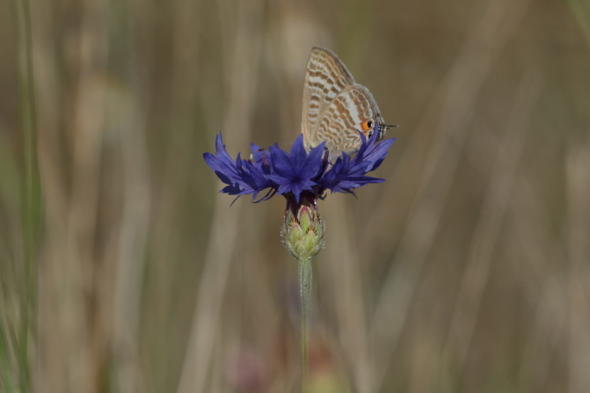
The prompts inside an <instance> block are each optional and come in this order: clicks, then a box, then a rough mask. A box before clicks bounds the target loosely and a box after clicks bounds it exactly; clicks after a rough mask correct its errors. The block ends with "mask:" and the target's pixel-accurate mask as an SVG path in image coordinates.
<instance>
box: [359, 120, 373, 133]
mask: <svg viewBox="0 0 590 393" xmlns="http://www.w3.org/2000/svg"><path fill="white" fill-rule="evenodd" d="M361 128H362V129H363V131H368V130H370V129H371V128H373V120H367V121H363V122H362V123H361Z"/></svg>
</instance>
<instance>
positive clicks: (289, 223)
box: [281, 200, 325, 259]
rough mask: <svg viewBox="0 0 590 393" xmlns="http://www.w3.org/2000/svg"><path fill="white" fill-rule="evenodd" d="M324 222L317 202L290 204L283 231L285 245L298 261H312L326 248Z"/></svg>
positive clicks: (306, 201)
mask: <svg viewBox="0 0 590 393" xmlns="http://www.w3.org/2000/svg"><path fill="white" fill-rule="evenodd" d="M324 230H325V226H324V222H323V221H322V220H321V218H320V214H319V212H318V210H317V206H316V205H315V201H308V200H302V201H301V202H300V204H288V206H287V211H286V212H285V224H284V225H283V228H282V230H281V237H282V238H283V244H284V245H285V247H287V250H289V252H290V253H291V255H293V256H294V257H295V258H297V259H311V257H313V256H315V255H316V254H317V253H318V252H320V250H321V249H322V248H324Z"/></svg>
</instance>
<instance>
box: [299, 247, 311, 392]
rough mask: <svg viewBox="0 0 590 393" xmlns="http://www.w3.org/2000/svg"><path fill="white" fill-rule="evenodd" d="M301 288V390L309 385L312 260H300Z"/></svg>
mask: <svg viewBox="0 0 590 393" xmlns="http://www.w3.org/2000/svg"><path fill="white" fill-rule="evenodd" d="M298 263H299V288H300V294H301V388H302V389H304V387H305V385H306V384H307V372H308V352H309V319H310V315H311V312H310V311H311V282H312V268H311V259H303V258H302V259H299V260H298Z"/></svg>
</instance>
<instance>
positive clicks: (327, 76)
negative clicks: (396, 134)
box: [301, 47, 397, 161]
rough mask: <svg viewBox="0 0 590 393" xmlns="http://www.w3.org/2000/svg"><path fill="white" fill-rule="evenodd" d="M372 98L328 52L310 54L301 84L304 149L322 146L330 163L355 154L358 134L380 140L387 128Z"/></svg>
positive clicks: (358, 144)
mask: <svg viewBox="0 0 590 393" xmlns="http://www.w3.org/2000/svg"><path fill="white" fill-rule="evenodd" d="M392 127H397V126H391V125H387V124H385V120H384V119H383V117H382V116H381V112H380V111H379V107H378V106H377V103H376V102H375V99H374V98H373V95H372V94H371V92H370V91H369V89H367V88H366V87H364V86H361V85H359V84H358V83H356V82H355V81H354V78H353V77H352V74H351V73H350V71H348V69H347V68H346V66H345V65H344V63H342V61H341V60H340V59H339V58H338V56H336V54H335V53H334V52H332V51H330V50H329V49H324V48H319V47H314V48H313V49H312V50H311V54H310V56H309V60H308V62H307V67H306V70H305V80H304V84H303V113H302V120H301V133H302V134H303V138H304V143H305V147H306V149H307V150H308V151H309V150H310V149H312V148H314V147H316V146H317V145H319V144H320V143H322V142H324V141H325V142H326V148H327V149H328V151H329V153H330V161H334V160H335V159H336V158H338V157H339V156H340V155H341V154H342V152H345V153H348V154H351V153H354V152H357V151H358V150H359V149H360V147H361V144H362V141H361V136H360V135H359V131H360V132H362V133H363V134H364V135H365V137H367V138H369V137H370V136H371V135H373V133H374V132H378V133H379V135H378V139H383V137H384V136H385V131H386V130H387V129H388V128H392Z"/></svg>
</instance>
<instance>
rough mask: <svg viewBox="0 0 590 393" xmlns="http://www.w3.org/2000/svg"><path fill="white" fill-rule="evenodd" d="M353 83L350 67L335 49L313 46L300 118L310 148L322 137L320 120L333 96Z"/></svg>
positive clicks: (306, 143) (306, 71) (302, 130)
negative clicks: (348, 67)
mask: <svg viewBox="0 0 590 393" xmlns="http://www.w3.org/2000/svg"><path fill="white" fill-rule="evenodd" d="M354 83H355V82H354V78H353V77H352V74H351V73H350V71H348V70H347V69H346V66H345V65H344V63H342V61H340V59H339V58H338V56H336V55H335V54H334V53H333V52H332V51H330V50H328V49H324V48H318V47H314V48H313V49H312V50H311V54H310V56H309V60H308V62H307V68H306V70H305V80H304V84H303V114H302V119H301V132H302V133H303V137H304V139H305V145H306V147H307V148H310V147H314V146H317V145H318V144H319V143H321V142H322V141H323V140H321V139H319V138H318V135H317V132H318V130H319V123H320V121H321V120H322V118H323V117H324V115H325V113H326V111H327V110H328V108H329V106H330V105H331V104H332V102H333V100H334V99H335V98H336V97H337V96H338V95H339V94H340V93H341V92H342V90H344V89H345V88H346V87H348V86H352V85H354Z"/></svg>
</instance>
